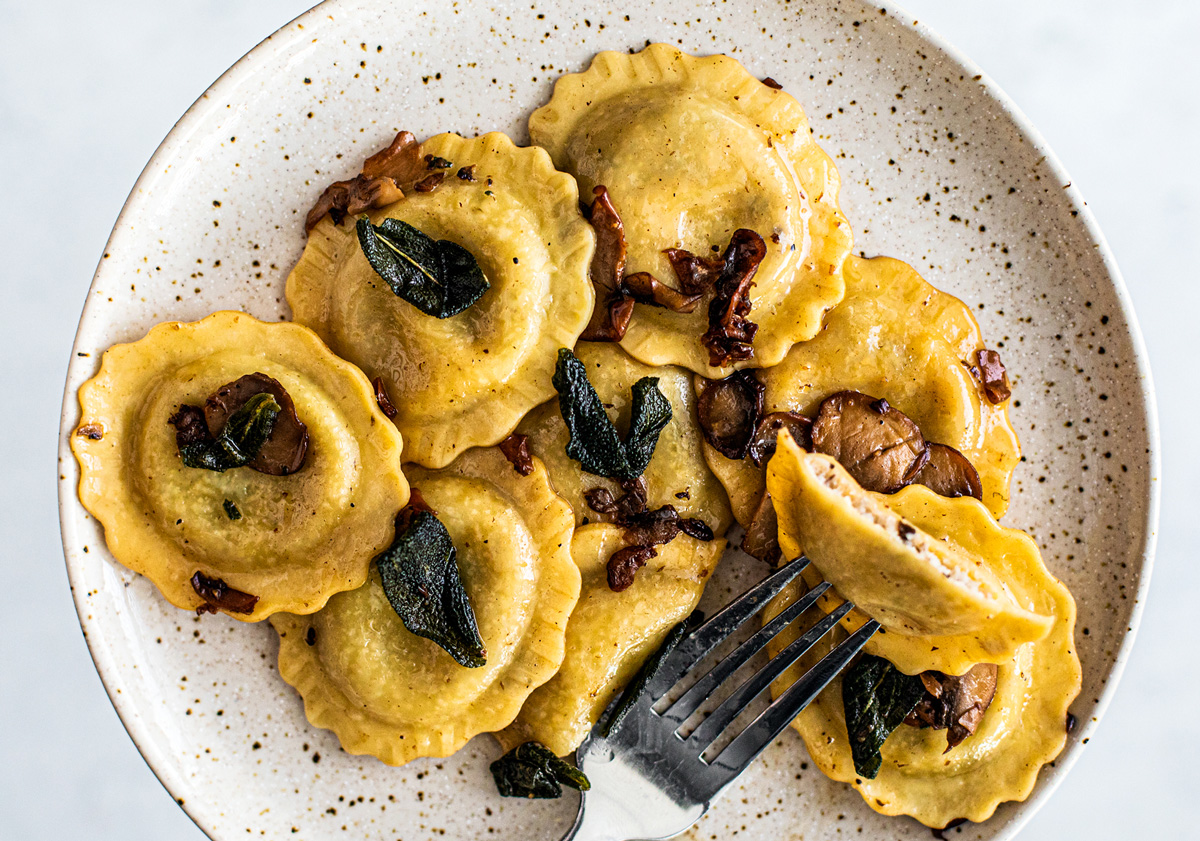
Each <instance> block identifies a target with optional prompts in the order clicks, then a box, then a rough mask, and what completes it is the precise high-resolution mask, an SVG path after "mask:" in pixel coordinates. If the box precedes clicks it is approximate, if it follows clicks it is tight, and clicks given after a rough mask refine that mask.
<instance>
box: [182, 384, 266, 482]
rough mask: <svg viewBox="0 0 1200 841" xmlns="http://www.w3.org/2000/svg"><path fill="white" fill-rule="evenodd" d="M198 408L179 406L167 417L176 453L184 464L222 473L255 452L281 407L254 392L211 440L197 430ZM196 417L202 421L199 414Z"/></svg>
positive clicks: (244, 462) (240, 463)
mask: <svg viewBox="0 0 1200 841" xmlns="http://www.w3.org/2000/svg"><path fill="white" fill-rule="evenodd" d="M199 411H200V410H198V409H194V407H190V406H183V407H180V411H179V412H178V413H177V414H176V415H174V416H173V417H172V418H171V423H172V424H174V425H175V428H176V430H177V431H176V436H175V437H176V441H177V442H178V444H179V456H180V458H181V459H182V460H183V463H184V465H185V466H186V467H199V468H203V469H205V470H215V471H217V472H224V471H226V470H232V469H233V468H235V467H243V466H244V465H246V464H247V463H249V462H250V461H251V460H252V459H253V458H254V457H255V456H256V455H258V451H259V450H260V449H262V445H263V444H265V443H266V441H267V439H268V438H270V437H271V432H272V431H273V430H274V429H275V421H276V419H277V418H278V417H279V412H280V411H281V408H280V405H279V404H278V403H277V402H276V401H275V398H274V396H272V395H271V394H269V393H267V392H262V393H260V394H256V395H254V396H253V397H251V398H250V399H249V400H247V401H246V402H245V403H244V404H243V405H242V407H241V408H240V409H238V410H237V411H236V412H234V413H233V414H232V415H230V416H229V419H228V420H226V421H225V426H224V427H223V428H222V429H221V434H220V435H218V436H217V437H216V438H215V439H214V438H211V437H209V436H207V435H205V434H203V433H202V432H200V431H199V430H198V427H197V423H196V422H197V418H196V417H195V415H196V413H197V412H199ZM199 418H200V419H201V420H202V419H203V414H200V415H199Z"/></svg>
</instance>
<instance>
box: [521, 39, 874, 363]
mask: <svg viewBox="0 0 1200 841" xmlns="http://www.w3.org/2000/svg"><path fill="white" fill-rule="evenodd" d="M529 135H530V137H531V138H533V142H534V143H537V144H538V145H540V146H543V147H545V148H546V149H547V150H548V151H549V152H550V154H551V156H552V157H553V158H554V162H555V165H556V166H558V168H559V169H563V170H566V171H568V172H571V173H572V174H574V175H575V177H576V178H578V179H579V185H580V191H581V193H582V194H583V195H590V194H591V192H592V189H593V188H594V187H596V186H597V185H603V186H605V187H607V188H608V192H609V195H610V196H611V198H612V201H613V203H614V205H615V206H616V209H617V212H618V213H619V214H620V216H621V220H622V222H623V223H624V226H625V236H626V239H627V242H628V247H629V251H628V260H627V263H626V271H627V272H628V273H634V272H642V271H645V272H650V273H651V274H653V275H654V276H655V277H656V278H658V279H659V280H660V281H662V282H664V283H667V284H668V285H674V284H675V283H676V279H675V275H674V273H673V271H672V269H671V266H670V263H669V262H668V261H667V259H666V257H665V256H664V255H663V253H662V252H663V250H664V249H667V248H683V249H686V250H688V251H691V252H694V253H695V254H697V255H700V256H712V254H713V250H714V249H715V250H716V252H718V253H719V252H721V251H723V250H724V249H725V247H726V246H727V245H728V243H729V241H730V239H731V237H732V235H733V233H734V231H735V230H737V229H739V228H748V229H750V230H753V231H754V232H755V233H757V234H758V235H759V236H761V237H762V238H763V239H764V240H765V241H766V243H767V256H766V258H765V259H764V260H763V261H762V263H761V264H760V265H759V267H758V272H757V274H756V275H755V276H754V287H753V289H751V291H750V300H751V303H752V309H751V312H750V315H749V318H750V320H751V321H753V322H755V323H756V324H758V327H759V329H758V334H757V335H756V336H755V338H754V359H752V360H748V361H746V362H742V363H738V364H737V365H736V367H747V366H754V367H757V366H763V367H767V366H771V365H774V364H776V363H778V362H779V360H780V359H782V358H783V355H784V354H785V353H786V352H787V349H788V348H789V347H791V345H792V344H793V343H795V342H798V341H803V340H805V339H809V338H811V337H812V336H814V335H815V334H816V333H817V331H818V330H819V329H820V327H821V315H822V313H824V311H825V310H826V309H828V308H829V307H831V306H833V305H834V304H836V303H837V302H838V301H840V300H841V298H842V292H843V283H842V277H841V266H842V261H843V259H844V258H845V256H846V254H847V253H849V250H850V246H851V241H852V234H851V232H850V226H849V225H848V224H847V222H846V220H845V218H844V217H843V216H842V213H841V210H840V209H839V208H838V204H837V194H838V188H839V185H840V182H839V179H838V173H837V169H836V168H835V167H834V165H833V161H832V160H831V159H830V158H829V156H828V155H826V154H825V153H824V152H822V151H821V149H820V148H819V147H818V146H817V144H816V142H815V141H814V140H813V138H812V135H811V134H810V132H809V128H808V121H807V119H806V118H805V116H804V111H803V109H802V108H801V107H800V104H799V103H798V102H796V100H795V99H793V98H792V97H791V96H789V95H788V94H786V93H784V92H783V91H780V90H775V89H773V88H771V87H768V86H767V85H764V84H763V83H762V82H760V81H759V80H758V79H756V78H754V77H753V76H751V75H750V74H749V73H748V72H747V71H746V69H745V68H744V67H742V65H741V64H739V63H738V62H737V61H735V60H734V59H732V58H729V57H728V56H710V57H707V58H697V57H695V56H690V55H687V54H685V53H682V52H680V51H679V50H677V49H675V48H674V47H671V46H669V45H666V44H654V45H651V46H649V47H647V48H646V49H644V50H642V51H641V52H639V53H636V54H634V55H626V54H624V53H617V52H602V53H599V54H598V55H597V56H596V58H595V59H594V60H593V61H592V64H591V67H589V68H588V69H587V70H586V71H585V72H583V73H575V74H569V75H566V76H563V77H562V78H560V79H559V80H558V82H557V83H556V85H555V87H554V96H553V97H552V98H551V99H550V101H549V102H548V103H547V104H546V105H544V106H542V107H541V108H539V109H538V110H537V111H535V112H533V114H532V116H531V117H530V118H529ZM707 311H708V307H707V304H702V305H701V306H699V307H697V309H696V310H695V311H694V312H692V313H690V314H684V313H674V312H670V311H668V310H663V309H657V308H653V307H649V306H638V307H637V308H636V310H635V313H634V316H633V320H632V321H631V322H630V324H629V329H628V332H627V333H626V335H625V338H624V340H623V341H622V343H621V345H622V347H624V348H625V349H626V350H627V351H629V353H630V354H632V355H633V356H634V357H636V358H637V359H639V360H641V361H642V362H645V363H646V364H648V365H682V366H683V367H685V368H689V369H691V370H692V371H695V372H697V373H700V374H703V375H704V376H708V377H720V376H724V375H725V374H728V373H730V371H731V370H732V367H730V368H714V367H712V366H711V365H710V364H709V357H708V353H707V351H706V350H705V348H704V347H703V346H702V345H701V344H700V336H701V335H702V334H703V333H704V332H705V330H706V328H707V326H708V321H707Z"/></svg>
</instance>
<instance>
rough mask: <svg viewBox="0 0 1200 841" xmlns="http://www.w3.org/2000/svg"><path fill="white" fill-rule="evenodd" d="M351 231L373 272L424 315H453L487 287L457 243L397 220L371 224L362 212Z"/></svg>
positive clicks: (474, 262)
mask: <svg viewBox="0 0 1200 841" xmlns="http://www.w3.org/2000/svg"><path fill="white" fill-rule="evenodd" d="M355 230H356V231H357V233H358V243H359V245H360V246H362V250H363V254H364V255H366V258H367V262H369V263H370V264H371V268H372V269H374V270H375V273H376V274H378V275H379V276H380V277H381V278H383V280H384V282H385V283H387V285H388V286H390V287H391V289H392V291H393V292H394V293H396V295H397V296H399V297H401V298H403V299H404V300H406V301H408V302H409V303H410V304H412V305H413V306H415V307H416V308H417V309H419V310H420V311H421V312H423V313H425V314H426V315H432V316H434V317H435V318H449V317H450V316H452V315H457V314H458V313H460V312H462V311H463V310H465V309H466V308H467V307H469V306H471V304H473V303H475V302H476V301H478V300H479V298H480V296H481V295H483V293H484V292H486V291H487V290H488V287H489V286H490V284H489V283H488V281H487V278H485V277H484V276H483V270H482V269H481V268H479V263H478V262H477V261H476V260H475V257H474V256H473V255H472V254H471V252H469V251H467V249H465V248H463V247H462V246H461V245H458V244H457V243H453V242H450V241H449V240H445V239H440V240H435V239H434V238H433V237H430V236H427V235H426V234H424V233H422V232H421V231H419V230H417V229H416V228H414V227H413V226H412V225H408V224H405V223H404V222H401V221H400V220H399V219H384V220H383V223H382V224H380V225H372V224H371V222H370V220H368V219H367V218H366V217H365V216H363V217H360V218H359V220H358V224H357V225H356V227H355Z"/></svg>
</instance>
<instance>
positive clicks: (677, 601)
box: [496, 523, 725, 756]
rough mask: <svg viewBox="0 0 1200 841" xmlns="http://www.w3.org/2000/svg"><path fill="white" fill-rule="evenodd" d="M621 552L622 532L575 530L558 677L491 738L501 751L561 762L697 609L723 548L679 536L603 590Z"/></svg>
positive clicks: (598, 527) (594, 527) (601, 526)
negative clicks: (570, 601) (578, 583)
mask: <svg viewBox="0 0 1200 841" xmlns="http://www.w3.org/2000/svg"><path fill="white" fill-rule="evenodd" d="M624 546H625V541H624V538H623V536H622V530H621V529H620V528H619V527H617V526H614V525H610V524H608V523H593V524H591V525H588V526H583V527H582V528H579V529H577V530H576V531H575V536H574V538H573V539H572V541H571V556H572V557H573V558H574V559H575V563H576V564H578V565H579V572H580V574H581V575H582V577H583V586H582V589H581V590H580V595H579V602H578V604H576V605H575V609H574V610H573V611H572V612H571V618H570V621H569V622H568V624H567V653H566V657H565V658H564V660H563V664H562V668H561V669H559V671H558V674H556V675H555V676H554V677H553V678H551V679H550V680H549V681H548V682H547V683H546V684H545V685H543V686H541V687H540V688H538V689H537V690H535V691H534V693H533V694H532V695H530V696H529V700H527V701H526V702H525V706H524V707H522V708H521V713H520V715H519V716H517V720H516V721H515V722H514V723H513V725H512V726H511V727H509V728H508V729H507V730H504V731H503V732H501V733H497V734H496V735H497V737H498V738H499V739H500V742H501V743H502V744H503V745H504V747H505V749H506V750H507V749H509V748H512V747H515V746H516V745H519V744H521V743H522V742H527V741H529V740H530V739H533V740H535V741H538V742H541V743H542V744H544V745H545V746H546V747H548V748H550V750H552V751H554V753H556V754H558V755H559V756H565V755H566V754H568V753H570V752H571V751H573V750H575V748H576V747H578V745H579V743H580V742H582V741H583V738H584V737H585V736H586V735H587V734H588V732H589V731H591V729H592V727H593V726H594V725H595V724H596V721H597V720H598V719H599V718H600V715H601V713H603V712H604V709H605V708H606V707H607V706H608V705H609V703H611V702H612V700H613V699H614V698H615V697H616V696H617V693H618V692H620V691H621V689H622V688H623V687H624V686H625V684H627V683H628V682H629V681H630V679H631V678H632V677H633V675H634V674H635V673H636V672H637V670H638V669H639V668H641V665H642V663H643V662H645V660H646V658H647V657H649V656H650V655H651V654H653V653H654V652H655V651H656V650H658V647H659V646H660V645H661V644H662V642H663V639H664V638H665V637H666V635H667V633H668V632H669V631H670V630H671V628H673V627H674V626H675V625H676V624H677V623H679V622H682V621H683V620H684V619H686V618H687V617H688V615H689V614H691V612H692V611H693V610H694V609H695V608H696V604H697V603H698V602H699V601H700V595H701V593H703V591H704V585H705V583H707V581H708V578H709V576H710V575H712V572H713V570H714V569H716V566H717V562H718V561H719V560H720V558H721V553H722V552H723V551H724V549H725V541H723V540H714V541H712V542H709V543H704V542H702V541H699V540H694V539H692V538H690V537H688V536H686V535H680V536H679V537H677V538H675V539H674V540H672V541H671V542H670V543H668V544H666V545H665V546H656V547H655V549H656V550H657V552H658V555H657V557H654V558H651V559H650V560H649V561H648V562H647V563H646V565H645V566H644V567H642V568H641V569H640V570H638V572H637V575H636V576H635V577H634V580H633V584H632V585H631V586H630V587H629V588H628V589H626V590H622V591H621V592H619V593H616V592H613V591H612V590H611V589H609V586H608V578H607V576H606V573H605V565H606V564H607V563H608V559H609V557H610V556H611V555H612V553H613V552H615V551H617V550H618V549H621V548H623V547H624Z"/></svg>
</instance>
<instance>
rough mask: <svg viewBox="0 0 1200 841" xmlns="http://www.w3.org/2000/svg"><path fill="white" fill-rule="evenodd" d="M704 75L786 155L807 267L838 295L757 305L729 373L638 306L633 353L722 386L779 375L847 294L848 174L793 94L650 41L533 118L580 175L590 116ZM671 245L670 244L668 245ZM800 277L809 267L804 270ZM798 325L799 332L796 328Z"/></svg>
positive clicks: (605, 62) (582, 75)
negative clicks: (646, 90)
mask: <svg viewBox="0 0 1200 841" xmlns="http://www.w3.org/2000/svg"><path fill="white" fill-rule="evenodd" d="M694 78H700V79H702V80H703V84H704V85H705V89H706V90H717V91H719V92H720V93H721V94H722V95H723V100H722V101H723V102H724V103H725V104H726V105H728V106H729V107H730V108H731V109H732V110H734V111H737V112H740V113H741V114H743V115H745V116H747V117H749V118H751V119H753V120H754V121H755V124H756V125H757V126H758V127H759V128H761V129H762V130H763V132H764V133H765V134H767V136H768V137H770V138H771V139H772V145H773V146H774V147H779V148H781V149H782V150H784V152H783V153H782V154H781V157H782V158H783V159H784V160H785V161H786V162H787V165H788V168H789V169H790V170H791V173H792V175H793V176H794V178H795V183H796V185H797V187H798V189H799V191H800V193H801V194H802V195H803V196H804V197H805V198H806V199H807V201H808V202H809V207H810V208H811V211H812V212H811V213H809V214H808V215H807V216H803V214H802V213H801V212H800V211H799V210H796V211H794V212H793V216H794V218H795V219H796V225H797V229H798V230H799V231H802V232H803V235H804V236H805V237H806V238H807V239H808V240H809V241H810V247H811V248H812V251H811V252H810V253H809V254H808V255H807V258H806V261H805V263H807V262H808V261H815V265H814V266H813V267H812V268H811V270H810V274H811V275H813V276H815V277H825V278H828V279H829V280H831V281H832V282H833V283H834V285H835V289H834V290H832V292H831V294H828V295H826V296H824V297H822V296H819V295H817V296H814V299H813V300H811V301H808V302H807V303H805V304H804V305H803V306H799V307H797V306H794V305H793V302H792V301H791V300H790V298H789V297H785V298H783V299H782V300H780V301H777V302H774V303H775V305H774V306H772V307H771V308H770V310H764V308H763V306H762V304H761V302H755V307H754V308H753V309H752V310H751V312H750V315H749V319H750V320H751V321H753V322H755V323H756V324H758V325H759V330H758V333H757V334H756V335H755V337H754V343H753V344H754V356H753V358H751V359H748V360H745V361H741V362H735V363H734V364H732V365H730V366H728V367H721V368H718V367H714V366H712V365H710V364H709V363H708V352H707V350H706V349H705V348H704V346H703V345H701V344H700V335H699V334H697V335H696V336H691V337H687V338H686V339H684V340H682V341H681V337H680V336H679V335H678V334H676V333H674V332H669V331H665V330H663V329H662V328H660V327H658V326H653V325H644V324H643V323H642V321H641V319H640V318H639V313H638V312H637V309H635V310H634V315H633V318H632V319H631V320H630V322H629V328H628V331H627V332H626V334H625V338H624V339H623V340H622V341H621V343H620V344H621V346H622V347H623V348H625V350H626V351H627V352H628V353H629V354H630V355H631V356H633V357H634V358H635V359H637V360H639V361H641V362H644V363H645V364H647V365H679V366H682V367H685V368H688V369H689V370H691V371H694V372H695V373H697V374H700V375H702V376H705V377H708V378H710V379H718V378H721V377H725V376H728V375H729V374H731V373H733V372H734V371H735V370H738V369H741V368H769V367H770V366H772V365H776V364H778V363H779V361H780V360H781V359H783V357H784V355H785V354H786V353H787V351H788V349H789V348H790V347H791V346H792V345H793V344H795V343H796V342H800V341H804V340H806V339H810V338H812V337H813V336H814V335H816V334H817V333H818V332H819V331H820V329H821V317H822V315H823V314H824V313H825V311H827V310H828V309H830V308H832V307H833V306H835V305H836V304H837V303H838V302H839V301H840V300H841V298H842V295H843V292H844V284H843V282H842V275H841V273H842V263H843V261H844V260H845V258H846V256H847V255H848V254H849V253H850V249H851V247H852V246H853V234H852V232H851V229H850V224H849V222H848V220H847V219H846V217H845V215H844V214H843V213H842V210H841V207H840V206H839V204H838V193H839V191H840V189H841V176H840V175H839V173H838V171H837V167H836V165H835V164H834V162H833V158H831V157H830V156H829V155H828V154H826V152H825V151H824V150H823V149H821V147H820V146H818V145H817V142H816V140H815V139H814V138H813V135H812V133H811V131H810V130H809V122H808V117H807V116H806V115H805V113H804V109H803V107H802V106H801V105H800V103H799V102H798V101H797V100H796V99H795V98H794V97H793V96H791V94H788V93H786V92H785V91H783V90H779V89H776V88H771V87H768V86H767V85H765V84H763V82H762V81H761V80H759V79H757V78H755V77H754V76H752V75H751V74H750V72H749V71H748V70H746V68H745V67H744V66H743V65H742V64H741V62H739V61H738V60H737V59H735V58H731V57H729V56H727V55H711V56H703V57H700V56H693V55H689V54H687V53H685V52H683V51H681V50H679V49H678V48H677V47H673V46H671V45H670V44H650V45H648V46H647V47H646V48H645V49H643V50H641V51H640V52H637V53H634V54H632V55H631V54H628V53H623V52H617V51H614V50H606V51H603V52H600V53H597V54H596V56H595V57H594V58H593V59H592V62H591V64H590V65H589V66H588V68H587V69H586V70H584V71H582V72H579V73H568V74H565V75H563V76H560V77H559V78H558V80H557V81H556V82H555V83H554V92H553V94H552V96H551V98H550V100H549V102H547V103H546V104H545V105H543V106H541V107H540V108H538V109H537V110H535V111H534V112H533V113H532V114H531V115H530V117H529V135H530V137H531V138H532V139H533V142H535V143H537V144H538V145H539V146H542V147H543V148H545V149H546V150H547V151H548V152H549V153H550V156H551V157H552V158H553V159H554V164H555V166H557V167H558V168H559V169H561V170H563V171H567V172H570V171H572V167H571V161H569V160H568V159H567V158H566V150H565V148H564V146H565V140H566V138H568V137H570V136H571V134H572V132H573V131H574V129H575V127H576V126H577V125H578V124H579V122H580V121H581V120H582V119H583V117H584V115H586V113H587V110H588V106H591V105H593V104H595V103H599V102H603V101H606V100H608V99H610V98H611V97H612V96H613V95H615V94H619V93H624V92H626V91H628V90H631V89H634V88H643V87H651V86H653V85H656V84H659V83H662V82H668V81H676V80H678V81H682V82H689V81H691V80H692V79H694ZM618 210H620V208H618ZM802 217H803V218H802ZM756 233H758V234H760V235H761V236H763V237H764V238H766V237H769V235H770V232H769V231H767V232H764V231H758V232H756ZM835 238H837V239H838V240H840V241H841V242H840V244H839V245H837V246H836V247H834V245H833V244H832V243H833V242H834V239H835ZM671 245H673V243H663V248H669V247H671ZM796 271H797V272H798V273H799V272H803V271H809V270H807V269H806V268H805V264H801V265H799V266H797V267H796ZM659 280H667V279H666V278H659ZM752 295H753V293H752ZM789 326H790V327H791V328H792V329H791V330H788V329H787V328H788V327H789ZM772 335H774V337H775V338H774V340H773V341H772V340H771V337H772ZM681 349H682V352H681Z"/></svg>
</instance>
